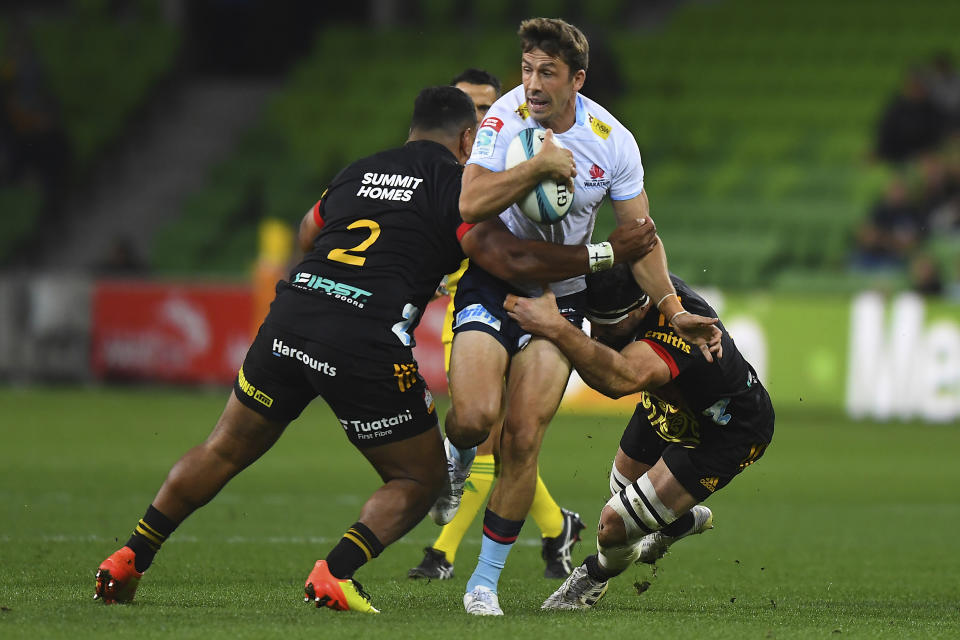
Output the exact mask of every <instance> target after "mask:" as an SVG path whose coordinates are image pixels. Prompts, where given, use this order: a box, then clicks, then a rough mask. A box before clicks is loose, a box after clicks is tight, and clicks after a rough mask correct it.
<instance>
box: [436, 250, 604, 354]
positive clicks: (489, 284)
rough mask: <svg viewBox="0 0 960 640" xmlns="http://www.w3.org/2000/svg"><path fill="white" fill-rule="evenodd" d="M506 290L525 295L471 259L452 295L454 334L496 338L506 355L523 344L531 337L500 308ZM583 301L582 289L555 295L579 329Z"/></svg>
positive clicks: (520, 347) (558, 302) (568, 318)
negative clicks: (485, 335)
mask: <svg viewBox="0 0 960 640" xmlns="http://www.w3.org/2000/svg"><path fill="white" fill-rule="evenodd" d="M508 293H512V294H514V295H517V296H525V295H526V294H525V293H523V292H522V291H520V290H518V289H516V288H514V287H513V286H511V285H510V283H508V282H504V281H503V280H500V279H498V278H495V277H493V276H492V275H490V274H489V273H487V272H486V271H484V270H483V269H481V268H480V267H478V266H476V265H475V264H473V263H472V262H471V263H470V266H469V267H468V268H467V270H466V272H465V273H464V274H463V277H461V278H460V282H459V283H458V284H457V293H456V294H455V295H454V298H453V305H454V311H453V333H454V335H456V334H458V333H461V332H463V331H483V332H484V333H488V334H490V335H491V336H493V337H494V338H496V340H497V342H499V343H500V344H502V345H503V348H504V349H506V350H507V353H508V354H509V355H510V356H513V355H514V354H515V353H517V352H518V351H520V350H521V349H523V348H524V347H525V346H527V343H528V342H530V338H531V337H532V336H531V335H530V334H529V333H527V332H526V331H524V330H523V329H522V328H521V327H520V325H519V324H517V322H516V321H515V320H513V319H512V318H511V317H510V316H508V315H507V312H506V310H505V309H504V308H503V301H504V300H506V298H507V294H508ZM586 302H587V294H586V291H578V292H577V293H571V294H570V295H566V296H561V297H559V298H557V307H558V308H559V309H560V313H561V314H562V315H563V317H564V318H566V319H567V320H569V321H570V324H572V325H573V326H575V327H577V328H578V329H580V328H582V327H583V310H584V308H585V307H586Z"/></svg>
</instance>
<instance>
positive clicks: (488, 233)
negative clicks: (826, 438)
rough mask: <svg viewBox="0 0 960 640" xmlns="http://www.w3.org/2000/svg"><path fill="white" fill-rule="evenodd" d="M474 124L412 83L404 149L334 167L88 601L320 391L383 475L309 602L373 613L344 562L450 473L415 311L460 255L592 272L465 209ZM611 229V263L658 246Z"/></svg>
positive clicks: (576, 254)
mask: <svg viewBox="0 0 960 640" xmlns="http://www.w3.org/2000/svg"><path fill="white" fill-rule="evenodd" d="M476 125H477V121H476V112H475V109H474V105H473V102H472V101H471V100H470V98H469V97H468V96H467V95H466V94H465V93H464V92H462V91H460V90H459V89H456V88H454V87H433V88H428V89H424V90H423V91H422V92H421V93H420V95H419V96H418V97H417V99H416V102H415V104H414V112H413V117H412V120H411V126H410V135H409V139H408V141H407V143H406V144H405V145H404V146H403V147H400V148H397V149H392V150H389V151H384V152H381V153H378V154H375V155H373V156H370V157H368V158H364V159H362V160H359V161H357V162H355V163H353V164H351V165H350V166H348V167H347V168H345V169H344V170H343V171H341V172H340V173H339V174H338V175H337V176H336V177H335V178H334V179H333V181H332V183H331V184H330V186H329V188H328V189H327V191H326V192H324V195H323V196H322V197H321V199H320V201H319V202H318V203H317V204H316V205H315V206H314V207H313V209H312V210H311V211H309V212H307V214H306V215H305V216H304V219H303V221H302V223H301V226H300V243H301V246H302V247H304V248H305V249H306V250H308V253H307V255H306V256H305V257H304V259H303V260H302V261H301V262H300V264H298V265H297V266H296V267H294V269H293V271H292V273H291V275H290V279H289V282H287V281H281V282H280V283H278V285H277V296H276V298H275V299H274V301H273V304H272V305H271V308H270V313H269V315H268V316H267V318H266V319H265V320H264V322H263V325H262V326H261V327H260V331H259V333H258V335H257V337H256V338H255V340H254V342H253V344H252V345H251V347H250V350H249V351H248V352H247V355H246V358H245V360H244V362H243V366H242V367H241V368H240V371H239V373H238V375H237V379H236V381H235V383H234V388H233V393H231V394H230V396H229V398H228V400H227V405H226V408H225V409H224V411H223V414H222V415H221V417H220V419H219V420H218V422H217V424H216V426H215V428H214V430H213V432H212V433H211V434H210V436H209V437H208V438H207V440H206V441H205V442H204V443H202V444H200V445H198V446H196V447H194V448H193V449H191V450H190V451H188V452H187V453H186V454H185V455H184V456H183V457H182V458H181V459H180V460H179V461H178V462H177V463H176V464H175V465H174V466H173V468H172V469H171V470H170V472H169V474H168V475H167V478H166V481H165V482H164V483H163V485H162V486H161V488H160V491H159V492H158V493H157V495H156V497H155V498H154V500H153V502H152V503H151V505H150V507H149V508H148V509H147V512H146V514H145V515H144V517H143V518H142V519H141V520H140V521H139V523H138V524H137V526H136V528H135V529H134V532H133V534H132V536H131V537H130V539H129V540H128V541H127V543H126V545H125V546H123V547H122V548H121V549H119V550H117V551H116V552H114V553H113V554H112V555H111V556H110V557H108V558H107V559H106V560H104V562H103V563H102V564H101V565H100V568H99V570H98V572H97V585H96V594H95V596H94V597H95V598H97V599H100V600H102V601H103V602H106V603H111V602H129V601H131V600H132V599H133V597H134V594H135V592H136V588H137V585H138V583H139V581H140V578H141V577H142V575H143V572H144V571H145V570H146V569H147V567H149V566H150V563H151V562H152V560H153V558H154V555H155V554H156V552H157V551H158V550H159V549H160V546H161V545H162V543H163V542H164V541H165V540H166V539H167V537H168V536H169V535H170V534H171V533H172V532H173V530H174V529H175V528H176V527H177V526H178V525H179V524H180V523H181V522H182V521H183V520H184V519H186V518H187V516H189V515H190V514H191V513H193V512H194V511H195V510H196V509H198V508H199V507H201V506H203V505H205V504H206V503H207V502H209V501H210V500H211V499H212V498H213V497H214V496H215V495H216V494H217V492H219V491H220V489H221V488H223V486H224V485H226V483H227V482H228V481H229V480H230V479H231V478H232V477H233V476H235V475H236V474H237V473H239V472H240V471H242V470H243V469H244V468H246V467H247V466H248V465H250V464H251V463H252V462H254V461H255V460H256V459H257V458H259V457H260V456H261V455H262V454H263V453H265V452H266V451H267V450H268V449H269V448H270V447H271V446H272V445H273V444H274V442H276V441H277V439H278V438H279V437H280V435H281V434H282V433H283V430H284V429H285V428H286V426H287V424H288V423H289V422H290V421H292V420H294V419H295V418H297V417H298V416H299V415H300V413H301V412H302V411H303V409H304V408H305V407H306V406H307V404H309V403H310V402H311V401H312V400H313V399H314V398H315V397H317V396H318V395H319V396H321V397H323V399H324V400H325V401H326V402H327V403H328V404H329V405H330V407H331V409H332V410H333V412H334V414H336V417H337V419H338V421H339V423H340V425H339V426H340V428H342V429H343V431H344V432H345V433H346V435H347V437H348V439H349V440H350V442H352V443H353V445H354V446H355V447H357V448H358V449H359V450H360V452H361V453H362V454H363V455H364V457H365V458H366V459H367V460H368V461H369V462H370V464H371V465H372V466H373V467H374V468H375V469H376V471H377V473H378V474H379V475H380V477H381V478H382V480H383V486H381V487H380V488H379V489H377V490H376V491H375V492H374V493H373V495H371V496H370V498H369V499H368V500H367V502H366V503H365V504H364V506H363V508H362V509H361V511H360V515H359V518H358V520H357V522H356V523H354V524H353V525H352V526H351V527H350V528H349V529H348V530H347V532H346V533H345V534H344V535H343V537H342V538H341V539H340V541H339V542H338V543H337V544H336V545H335V546H334V548H333V549H332V550H331V551H330V553H329V554H328V555H327V556H326V558H325V559H324V560H320V561H318V562H317V563H316V565H315V567H314V569H313V571H312V572H311V573H310V576H309V577H308V579H307V582H306V585H305V599H306V600H309V601H310V602H311V603H315V604H316V606H318V607H319V606H326V607H329V608H331V609H336V610H353V611H362V612H367V613H376V612H377V610H376V609H375V608H374V607H373V606H372V605H371V603H370V599H369V597H368V596H367V595H366V593H365V592H364V591H363V590H362V589H361V587H360V586H359V584H358V583H356V582H354V581H353V580H352V576H353V574H354V572H355V571H356V570H357V569H358V568H360V567H361V566H362V565H363V564H365V563H366V562H367V561H369V560H371V559H372V558H374V557H376V556H377V555H378V554H379V553H380V552H381V551H382V550H383V549H384V547H385V546H387V545H388V544H390V543H392V542H394V541H395V540H397V539H398V538H400V537H401V536H402V535H404V534H405V533H406V532H407V531H409V530H410V529H411V528H413V527H414V526H415V525H416V524H417V523H418V522H420V520H422V519H423V516H424V515H426V513H427V511H428V509H429V508H430V506H431V505H432V504H433V502H434V501H435V500H436V498H437V496H438V495H439V494H440V492H441V489H443V487H444V484H445V482H446V481H447V468H446V454H445V452H444V449H443V440H442V437H441V435H440V429H439V426H438V419H437V415H436V414H437V412H436V409H435V407H434V403H433V399H432V397H431V395H430V391H429V390H428V389H427V386H426V384H425V383H424V381H423V378H422V377H421V376H420V374H419V373H418V371H417V363H416V361H415V360H414V358H413V354H412V351H411V347H412V346H413V345H414V338H413V332H414V329H415V328H416V326H417V322H418V320H419V313H420V310H421V309H423V307H424V306H425V305H426V303H427V302H428V301H429V300H430V298H431V296H432V295H433V293H434V291H435V290H436V287H437V283H438V282H440V279H441V278H442V277H443V275H444V274H446V273H449V272H451V271H454V270H455V269H456V268H457V266H458V265H459V264H460V262H461V260H463V258H464V254H465V253H466V254H467V255H468V256H469V257H470V258H471V259H472V260H475V261H476V262H477V263H479V264H482V265H483V266H484V268H485V269H488V270H489V271H490V272H491V273H496V274H498V276H499V277H502V278H513V277H525V278H529V279H533V280H541V281H545V282H546V281H551V280H556V279H558V278H563V277H569V276H573V275H576V274H582V273H586V272H588V271H589V270H590V269H589V263H590V260H589V252H588V249H587V247H586V246H561V245H554V244H547V243H540V242H532V241H524V240H520V239H518V238H516V237H515V236H513V235H512V234H510V233H509V232H508V231H506V229H505V228H504V227H503V226H502V225H501V224H500V223H499V221H498V220H489V221H486V222H482V223H480V224H477V225H468V224H465V223H464V222H463V220H462V219H461V217H460V213H459V208H458V199H459V194H460V178H461V173H462V170H463V167H462V164H461V163H462V162H464V161H465V160H466V159H467V158H468V157H469V154H470V150H471V147H472V145H473V137H474V131H475V129H476ZM610 242H611V244H612V245H613V246H614V254H615V256H616V258H617V259H618V260H619V261H629V260H633V259H636V258H638V257H640V256H642V255H645V254H646V253H647V252H649V251H650V250H651V249H652V248H653V246H654V245H655V244H656V235H655V228H654V225H653V223H652V221H647V220H638V221H636V224H634V225H631V226H630V228H628V229H625V230H623V231H621V230H620V229H618V230H617V231H616V232H615V233H614V234H613V235H612V236H611V238H610ZM319 460H322V454H321V455H320V456H319ZM304 477H306V478H308V477H309V474H308V473H307V470H304ZM320 489H321V487H318V490H320ZM225 533H226V532H225Z"/></svg>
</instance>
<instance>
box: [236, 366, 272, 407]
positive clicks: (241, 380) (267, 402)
mask: <svg viewBox="0 0 960 640" xmlns="http://www.w3.org/2000/svg"><path fill="white" fill-rule="evenodd" d="M237 386H239V387H240V390H241V391H243V392H244V393H245V394H247V395H248V396H250V397H251V398H253V399H254V400H256V401H257V402H259V403H260V404H262V405H263V406H265V407H269V406H272V405H273V398H271V397H270V396H268V395H267V394H265V393H264V392H263V391H260V390H259V389H257V388H256V387H255V386H253V385H252V384H250V382H249V381H248V380H247V377H246V376H245V375H243V367H240V373H238V374H237Z"/></svg>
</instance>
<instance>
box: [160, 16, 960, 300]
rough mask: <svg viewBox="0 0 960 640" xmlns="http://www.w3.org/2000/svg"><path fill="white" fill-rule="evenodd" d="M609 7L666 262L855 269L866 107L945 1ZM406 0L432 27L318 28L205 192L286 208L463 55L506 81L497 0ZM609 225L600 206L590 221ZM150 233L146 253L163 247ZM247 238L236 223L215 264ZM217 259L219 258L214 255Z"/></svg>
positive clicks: (834, 279) (510, 55)
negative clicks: (620, 12)
mask: <svg viewBox="0 0 960 640" xmlns="http://www.w3.org/2000/svg"><path fill="white" fill-rule="evenodd" d="M619 6H622V3H617V2H615V1H611V2H603V3H600V4H598V5H597V10H596V13H592V14H591V16H592V17H593V18H594V19H595V20H596V21H597V23H598V24H603V20H604V17H605V16H607V17H608V19H609V22H608V25H609V29H610V30H609V36H608V38H607V44H609V45H610V46H611V47H612V48H613V49H614V51H615V52H616V53H617V54H618V57H619V61H620V63H619V71H620V73H621V74H622V76H623V79H624V83H623V84H624V86H625V87H626V88H625V91H624V94H623V95H622V96H621V97H620V98H619V99H617V100H615V101H614V102H613V103H612V104H609V105H607V106H609V107H610V109H611V110H612V111H613V112H614V113H616V114H617V115H618V116H619V117H620V119H621V121H622V122H623V123H624V124H625V125H627V126H628V127H629V128H630V129H631V130H632V131H633V132H634V134H635V135H636V137H637V140H638V142H639V144H640V148H641V152H642V154H643V157H644V165H645V167H646V185H647V189H648V193H649V195H650V200H651V206H652V213H653V215H654V217H655V219H656V221H657V224H658V227H659V228H660V230H661V233H662V235H663V237H664V239H665V243H666V245H667V246H668V251H669V255H670V264H671V268H672V269H673V270H674V271H676V272H677V273H679V274H680V275H683V276H686V277H688V278H689V279H690V280H691V281H692V282H694V283H703V284H711V285H720V286H724V287H730V288H744V287H778V288H779V287H783V288H787V289H790V288H794V287H796V286H799V285H798V283H801V282H803V283H805V284H807V285H810V286H812V287H815V288H816V287H821V288H825V289H829V290H834V291H836V290H848V289H851V288H854V287H856V286H860V285H861V284H862V282H863V280H862V278H859V277H857V276H851V277H847V276H846V269H845V265H846V260H847V256H846V254H847V250H848V247H849V245H850V242H851V234H852V230H853V228H854V227H855V225H856V224H857V223H858V221H859V220H860V219H862V217H863V216H864V215H865V213H866V211H867V208H868V204H869V202H870V201H872V200H873V199H874V197H875V196H876V195H877V194H878V193H879V192H880V190H881V188H882V186H883V184H884V182H885V177H886V171H885V170H884V169H883V168H881V167H878V166H876V165H874V164H871V163H870V161H869V159H868V158H869V154H870V150H871V148H872V144H873V133H874V126H875V123H876V120H877V118H878V117H879V114H880V112H881V110H882V108H883V106H884V104H885V103H886V102H887V100H888V99H889V97H890V95H891V94H892V92H893V91H895V89H896V87H897V86H898V84H899V81H900V78H901V76H902V74H903V72H904V70H905V69H906V68H908V67H909V66H910V65H911V64H912V63H915V62H917V61H922V60H925V59H927V58H928V57H929V56H930V54H931V53H933V52H934V51H937V50H950V51H955V52H956V51H960V49H958V45H957V44H956V42H957V39H956V38H955V32H954V30H953V29H951V26H950V25H955V24H957V23H958V19H960V4H957V3H942V2H938V1H937V0H919V1H918V2H915V3H910V4H903V3H894V2H891V1H878V2H868V1H867V0H850V1H849V2H842V3H837V2H833V1H831V0H811V1H810V2H806V3H803V4H789V3H768V2H764V1H763V0H728V1H725V2H717V3H687V4H682V5H680V8H679V9H678V10H677V11H676V12H675V13H674V14H673V15H672V16H671V17H670V18H669V20H668V21H667V22H666V24H664V25H662V26H661V27H660V28H659V29H658V30H656V31H653V32H642V33H641V32H633V31H626V30H624V29H623V28H622V27H620V26H618V25H617V24H616V16H617V7H619ZM421 7H422V9H423V12H424V15H425V19H426V21H427V24H431V25H438V26H434V27H432V28H428V29H427V30H420V31H416V32H413V31H384V32H378V31H370V30H364V29H353V28H343V27H337V28H336V29H329V30H326V31H324V32H322V33H321V34H320V35H319V37H318V39H317V44H316V47H315V50H314V51H313V53H312V55H311V56H310V57H309V58H308V59H307V60H305V61H303V62H302V64H300V65H299V66H298V68H297V69H295V70H294V72H293V73H291V75H290V78H289V81H288V84H287V86H286V88H285V89H284V91H283V92H282V94H281V95H279V96H278V97H277V99H276V100H275V102H274V103H273V104H272V105H271V107H270V109H269V111H268V114H267V115H266V116H265V118H264V121H263V123H262V126H261V127H260V128H259V129H258V132H257V134H256V136H254V137H255V138H257V139H259V140H260V142H259V143H257V144H253V143H245V144H244V145H241V147H242V148H241V150H240V151H239V153H238V157H237V158H234V159H232V160H231V161H229V163H228V165H229V166H225V167H222V168H221V169H220V170H218V171H217V172H215V175H213V176H212V178H211V183H210V187H209V192H210V194H212V195H210V196H208V197H210V198H222V199H223V202H222V203H221V204H219V205H217V207H214V208H218V210H224V209H229V208H230V205H229V202H228V201H229V200H230V198H233V197H234V196H233V194H229V189H224V188H223V186H224V185H227V184H232V185H234V187H236V188H240V189H244V187H243V185H244V184H246V183H247V182H249V181H250V180H256V181H259V182H260V183H261V184H262V187H263V201H262V213H263V215H270V216H273V217H280V218H283V219H286V220H289V221H290V222H291V224H293V223H295V222H296V221H297V220H298V219H299V217H300V216H301V215H302V214H303V212H304V211H305V210H306V208H307V207H309V206H310V205H311V204H312V203H313V201H314V200H315V199H316V197H317V196H318V195H319V193H320V191H321V190H322V185H323V184H324V183H325V182H326V181H327V180H328V179H329V178H330V177H332V175H333V174H334V172H335V171H336V170H337V169H338V168H339V167H340V166H341V165H342V164H343V163H344V162H346V161H348V160H350V159H353V158H356V157H360V156H362V155H364V154H366V153H369V152H372V151H374V150H377V149H379V148H382V147H384V146H386V145H390V144H398V143H400V142H402V140H403V137H404V133H405V131H406V119H407V117H408V113H409V105H410V102H411V100H412V98H413V96H414V95H415V93H416V91H417V90H418V89H419V88H420V87H422V86H425V85H427V84H437V83H443V82H445V81H446V80H448V79H449V78H450V77H451V76H452V75H454V74H455V73H457V72H458V71H460V70H461V69H462V68H464V67H466V66H481V67H485V68H487V69H489V70H491V71H493V72H494V73H497V74H499V75H500V76H501V78H502V79H503V81H504V85H505V86H506V87H510V86H513V85H514V84H516V83H517V82H518V81H519V73H518V71H519V70H518V68H517V67H518V65H517V58H516V41H515V36H514V32H513V25H510V24H505V23H504V22H503V21H504V20H505V19H506V18H509V15H510V12H511V9H510V3H508V2H488V3H478V4H477V5H476V7H475V9H476V8H477V7H482V9H483V10H482V11H480V13H479V14H478V15H475V16H474V18H475V22H474V23H473V24H472V27H471V28H470V29H465V30H462V31H454V30H451V29H450V28H446V29H445V28H443V27H442V26H439V25H443V24H444V22H445V21H449V20H450V19H451V14H450V9H449V8H448V7H447V6H446V5H444V3H439V2H433V1H431V2H424V3H421ZM477 10H479V9H477ZM475 12H476V11H475ZM505 17H506V18H505ZM498 25H499V26H498ZM490 34H496V35H495V36H491V35H490ZM345 51H350V52H351V53H350V55H349V56H346V55H345V53H344V52H345ZM218 194H219V195H218ZM612 224H613V216H612V214H611V212H610V209H609V207H607V206H605V207H604V208H603V209H602V211H601V216H600V219H599V220H598V225H597V230H596V233H597V235H598V236H601V235H602V236H605V235H606V234H608V233H609V231H610V228H611V226H612ZM177 225H179V226H178V229H179V231H178V232H177V233H175V234H174V235H180V236H183V235H187V234H191V235H192V234H196V233H198V232H200V231H201V230H202V229H204V228H206V229H207V231H209V227H205V225H206V223H204V222H202V221H200V220H195V219H194V216H191V215H187V216H183V217H182V218H181V221H180V222H178V223H177ZM172 233H173V232H172ZM207 245H208V246H210V247H214V246H216V247H217V251H226V250H227V247H226V246H223V245H219V244H218V243H215V242H208V243H207ZM161 248H162V247H161V246H160V245H158V247H157V252H158V265H162V264H170V263H172V262H173V261H171V260H165V259H163V258H162V256H161V255H160V254H162V251H161ZM253 251H254V247H253V240H252V236H251V239H250V245H249V246H248V247H245V248H244V249H243V251H242V253H240V254H237V255H236V256H234V258H233V264H246V263H248V262H249V260H250V259H251V257H252V255H253ZM201 255H202V256H205V259H207V260H211V259H212V254H211V253H209V252H202V253H201ZM217 261H218V262H220V263H221V264H222V265H229V264H231V258H230V257H229V256H226V255H222V256H221V257H219V258H217ZM194 266H196V267H200V264H195V265H194ZM201 270H203V269H202V268H201ZM894 280H896V279H894ZM897 282H899V281H897Z"/></svg>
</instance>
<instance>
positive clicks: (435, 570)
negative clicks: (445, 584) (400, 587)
mask: <svg viewBox="0 0 960 640" xmlns="http://www.w3.org/2000/svg"><path fill="white" fill-rule="evenodd" d="M450 84H451V86H454V87H456V88H458V89H460V90H461V91H463V92H464V93H466V94H467V95H468V96H470V98H471V99H472V100H473V104H474V106H475V107H476V108H477V122H480V121H481V120H483V118H484V116H486V115H487V111H489V110H490V106H491V105H492V104H493V103H494V102H496V100H497V98H498V97H500V80H499V79H498V78H497V77H496V76H495V75H493V74H491V73H489V72H487V71H482V70H480V69H467V70H465V71H464V72H463V73H461V74H459V75H458V76H457V77H455V78H454V79H453V80H451V81H450ZM468 262H469V261H468V260H464V261H463V263H462V264H461V265H460V269H458V270H457V271H456V272H455V273H451V274H450V275H448V276H446V277H445V278H444V281H443V284H442V286H441V289H440V290H439V293H440V294H441V295H449V296H450V301H449V303H448V304H447V313H446V316H445V317H444V319H443V333H442V334H441V340H442V341H443V358H444V362H443V364H444V368H445V369H446V370H447V371H449V370H450V346H451V343H452V342H453V307H454V305H453V298H454V294H456V291H457V283H458V282H459V281H460V276H462V275H463V272H464V271H466V269H467V264H468ZM501 425H502V423H498V424H496V425H495V426H494V427H493V429H492V430H491V432H490V437H489V438H487V439H486V440H484V441H483V443H482V444H480V445H479V446H478V447H477V456H476V458H475V459H474V462H473V466H472V468H471V470H470V480H469V482H466V483H465V484H464V491H463V499H462V502H461V504H460V508H459V509H458V510H457V515H456V516H454V518H453V520H451V521H450V522H449V523H447V524H446V525H444V527H443V529H442V530H441V531H440V535H439V536H438V537H437V539H436V541H435V542H434V543H433V545H431V546H429V547H427V548H425V549H424V550H423V560H421V561H420V564H418V565H417V566H415V567H413V568H412V569H410V571H409V572H408V573H407V575H408V576H409V577H410V578H429V579H433V580H447V579H449V578H452V577H453V563H454V561H455V559H456V555H457V548H458V547H459V546H460V543H461V542H462V541H463V536H464V534H466V532H467V529H469V528H470V524H471V523H472V522H473V519H474V518H475V517H476V515H477V512H478V511H479V509H480V507H481V506H482V505H483V503H484V501H485V500H486V498H487V494H488V493H489V492H490V488H491V487H492V486H493V483H494V481H495V479H496V475H497V474H496V468H497V466H498V464H499V457H500V451H499V446H498V445H499V444H500V427H501ZM530 517H532V518H533V521H534V522H535V523H536V524H537V526H538V527H539V528H540V536H541V538H540V539H541V545H540V555H541V556H542V557H543V559H544V560H545V561H546V567H544V570H543V575H544V577H546V578H566V577H567V576H568V575H570V572H571V571H572V570H573V565H572V561H571V556H570V552H571V550H572V549H573V545H574V543H576V542H577V541H578V540H580V532H581V531H582V530H583V529H584V528H585V527H584V524H583V522H582V521H581V520H580V515H579V514H577V513H574V512H573V511H569V510H567V509H561V508H560V505H558V504H557V503H556V501H555V500H554V499H553V497H552V496H551V495H550V491H548V490H547V486H546V485H545V484H544V482H543V480H542V479H541V478H540V474H539V472H538V473H537V489H536V491H535V492H534V494H533V503H532V504H531V505H530Z"/></svg>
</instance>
